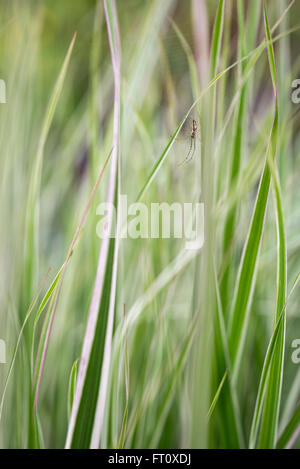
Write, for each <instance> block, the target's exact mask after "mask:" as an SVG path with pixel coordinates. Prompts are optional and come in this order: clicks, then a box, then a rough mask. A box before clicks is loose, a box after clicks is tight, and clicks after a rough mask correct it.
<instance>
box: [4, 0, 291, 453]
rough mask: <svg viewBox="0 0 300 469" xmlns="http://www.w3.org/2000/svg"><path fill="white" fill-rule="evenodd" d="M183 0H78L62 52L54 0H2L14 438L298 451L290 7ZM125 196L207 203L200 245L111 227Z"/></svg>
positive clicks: (7, 318)
mask: <svg viewBox="0 0 300 469" xmlns="http://www.w3.org/2000/svg"><path fill="white" fill-rule="evenodd" d="M54 3H55V5H54V7H53V8H56V9H60V8H61V10H60V14H61V18H62V19H63V17H64V15H65V14H66V12H65V11H64V8H63V7H62V6H61V5H62V3H61V2H58V1H57V2H54ZM275 3H276V4H275ZM125 4H126V5H125ZM184 4H185V6H184V7H183V2H176V1H175V0H164V2H161V0H154V1H153V2H140V4H139V5H138V6H137V4H136V3H135V4H131V2H130V1H128V2H118V1H116V0H103V2H102V1H100V0H99V1H98V2H96V5H95V7H92V8H91V7H88V5H87V4H85V2H82V4H81V6H78V7H77V8H78V9H74V11H73V12H72V15H74V16H72V17H71V18H70V22H71V24H72V25H74V28H73V29H74V30H75V29H76V30H78V32H77V38H76V44H75V36H74V37H73V40H72V42H71V44H70V46H69V49H68V51H67V54H66V52H65V50H66V42H65V41H67V38H68V41H69V38H70V37H71V33H70V32H69V31H65V33H64V34H63V36H59V35H58V34H57V31H55V30H53V28H55V26H53V25H52V26H51V24H52V23H51V21H50V18H49V16H48V15H49V12H48V11H47V10H46V9H43V8H41V9H40V10H38V11H37V12H36V15H35V16H34V17H32V15H31V12H30V8H29V6H27V4H25V3H24V5H23V6H22V22H21V21H20V19H19V15H16V16H15V15H14V13H15V10H14V8H13V7H12V6H11V5H7V6H6V9H5V12H4V15H3V20H2V21H3V24H2V29H1V32H0V34H2V35H3V38H4V41H2V45H1V48H0V54H1V56H2V57H3V67H4V70H6V73H7V77H6V80H7V85H8V86H7V88H8V96H7V103H8V104H7V105H5V106H6V107H2V108H1V109H0V111H1V114H0V124H1V125H0V138H1V143H2V146H1V148H2V158H1V160H0V165H1V167H0V169H1V171H0V174H1V176H0V177H1V186H0V187H1V196H2V197H1V198H0V213H1V220H2V225H3V227H2V229H1V232H0V236H1V243H0V246H1V249H2V252H1V256H0V259H1V264H0V276H1V280H2V282H1V285H2V292H1V293H2V294H1V297H0V301H1V315H0V325H1V329H0V330H1V337H0V338H1V339H2V338H4V339H5V340H6V343H7V344H8V354H7V355H8V357H9V358H10V360H9V364H8V365H7V366H4V365H0V374H1V377H2V378H3V381H2V382H3V383H4V384H3V388H2V389H1V392H2V396H3V397H2V400H1V405H0V444H1V446H2V447H28V448H31V447H34V448H37V447H39V448H43V447H45V448H46V447H67V448H118V447H121V448H160V447H164V448H175V447H176V448H178V447H185V448H186V447H188V448H189V447H196V448H246V447H250V448H256V447H257V448H290V447H299V428H300V414H299V405H298V401H299V383H300V381H299V380H300V373H299V372H298V370H297V369H296V368H297V367H296V365H295V364H293V363H292V361H291V356H290V343H291V341H292V340H293V339H295V338H297V330H298V329H299V318H298V312H297V302H298V295H299V290H298V288H297V286H298V281H299V271H300V268H299V266H300V258H299V252H298V251H299V249H298V247H299V236H297V223H296V222H297V220H298V218H299V214H298V209H297V207H298V191H297V174H298V172H299V158H298V153H299V151H298V150H299V148H298V147H299V139H297V129H298V127H297V126H298V123H297V120H296V119H297V115H296V117H295V113H294V110H293V109H292V106H293V104H292V103H290V102H289V101H288V98H287V96H289V93H290V89H289V87H290V84H291V83H292V81H293V79H294V78H295V73H296V71H295V70H296V67H295V68H294V67H293V66H291V64H292V63H293V59H294V55H295V46H294V43H293V41H292V38H293V36H295V37H296V38H297V37H298V35H299V30H298V26H297V25H295V24H294V23H293V18H294V17H296V13H297V11H298V10H299V5H297V4H296V3H295V1H291V2H288V1H287V0H280V1H279V2H249V5H248V7H247V8H246V5H245V2H243V1H242V0H238V1H237V2H234V1H233V0H227V2H226V1H225V0H219V1H216V2H205V1H204V0H201V1H200V0H198V1H196V0H194V1H191V2H184ZM187 5H188V8H187V7H186V6H187ZM15 8H16V9H17V10H18V8H21V6H18V7H15ZM293 12H295V14H294V15H293ZM58 18H59V15H58ZM51 28H52V29H51ZM69 33H70V34H69ZM67 34H69V36H68V37H67ZM72 34H73V31H72ZM59 37H63V40H62V39H61V41H62V42H61V43H60V42H59V41H60V40H59V39H58V38H59ZM136 38H138V39H139V40H138V41H137V40H136ZM50 43H51V44H50ZM202 44H204V45H206V46H205V47H204V50H202V49H201V45H202ZM33 45H35V47H33ZM208 45H209V49H210V50H208ZM12 50H13V51H14V52H13V53H12V52H11V51H12ZM87 50H89V53H88V54H87V53H86V52H87ZM64 57H65V58H64ZM43 70H46V72H45V73H44V72H43ZM161 70H163V71H164V72H163V73H162V72H161ZM46 75H47V76H46ZM50 83H51V86H52V83H56V84H55V87H54V91H53V93H52V95H51V98H50V101H48V99H49V94H50V93H49V89H48V87H49V86H50ZM87 83H88V85H89V86H87ZM45 85H46V86H45ZM47 103H48V104H47ZM112 103H113V106H112ZM1 106H2V105H1ZM195 113H196V115H197V120H198V121H199V122H198V126H199V132H200V133H201V145H199V146H198V147H196V152H195V155H194V157H193V161H192V162H189V163H188V164H186V165H183V166H179V165H178V162H179V161H182V160H183V159H184V158H183V155H182V154H181V153H182V148H183V147H184V145H183V146H182V145H181V146H177V144H176V143H177V139H178V138H179V136H180V133H181V129H182V127H183V126H184V125H185V122H186V120H187V119H188V118H189V117H190V116H191V115H192V114H193V116H194V115H195ZM292 115H293V116H294V117H293V121H292V125H291V116H292ZM16 116H19V117H16ZM42 116H45V117H44V118H43V117H42ZM42 119H43V120H42ZM12 122H13V123H14V125H12ZM40 122H42V127H40ZM170 135H171V137H170ZM111 148H112V150H111ZM187 151H188V149H187ZM107 155H109V156H108V157H107ZM109 159H111V161H110V170H109V171H106V172H105V173H104V169H105V167H106V165H107V164H108V161H109ZM76 168H77V169H76ZM99 168H101V172H100V175H99ZM100 180H101V184H99V183H100ZM91 181H92V182H91ZM95 181H97V182H96V185H95V186H94V188H93V189H92V187H93V186H92V184H94V182H95ZM120 194H127V195H128V200H129V203H130V202H144V203H146V204H148V203H150V202H153V201H155V202H157V201H159V202H161V201H169V202H173V201H180V202H181V203H184V202H187V201H190V200H193V201H201V202H204V205H205V243H204V245H203V247H202V248H201V249H199V250H194V251H193V250H190V251H187V250H186V249H185V246H184V244H183V241H182V240H177V239H168V240H164V239H155V240H145V239H137V240H134V239H126V240H124V239H122V238H121V237H120V236H119V234H120V230H118V236H117V237H116V238H114V237H111V238H110V237H107V238H105V239H103V240H100V239H98V238H97V236H96V225H97V212H96V205H97V202H99V201H108V202H110V203H113V204H114V205H115V206H116V207H118V217H117V222H118V227H119V228H120V229H121V230H122V228H123V227H122V224H121V221H122V220H121V212H120V207H119V200H120ZM87 200H88V204H87V205H86V201H87ZM88 212H89V216H87V214H88ZM80 213H83V216H82V217H81V218H80ZM83 222H84V223H85V228H84V231H83V230H82V227H83ZM78 223H79V225H78ZM112 224H113V220H112V218H111V219H110V223H109V227H110V228H112ZM76 227H77V228H76ZM74 232H75V236H74V237H72V233H74ZM80 233H81V236H80V237H79V234H80ZM70 239H73V241H72V243H71V245H70ZM49 267H52V269H54V272H57V273H56V275H54V276H53V275H52V274H50V275H49ZM44 272H48V274H47V275H46V276H45V275H44ZM50 278H52V280H49V279H50ZM125 304H126V314H124V305H125Z"/></svg>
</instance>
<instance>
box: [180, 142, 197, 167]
mask: <svg viewBox="0 0 300 469" xmlns="http://www.w3.org/2000/svg"><path fill="white" fill-rule="evenodd" d="M193 140H194V139H193V138H192V137H191V143H190V148H189V151H188V154H187V155H186V157H185V158H184V160H183V161H182V162H181V163H179V164H178V166H181V165H183V164H184V163H186V162H187V161H188V160H189V156H190V153H191V151H192V149H193Z"/></svg>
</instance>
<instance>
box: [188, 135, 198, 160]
mask: <svg viewBox="0 0 300 469" xmlns="http://www.w3.org/2000/svg"><path fill="white" fill-rule="evenodd" d="M192 143H193V148H192V151H191V154H190V157H189V159H188V160H187V161H186V162H187V163H188V162H189V161H191V160H192V159H193V158H194V155H195V151H196V140H195V138H193V139H192Z"/></svg>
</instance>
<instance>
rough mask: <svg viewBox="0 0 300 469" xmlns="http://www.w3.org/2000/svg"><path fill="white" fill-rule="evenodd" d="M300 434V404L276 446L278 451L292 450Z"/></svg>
mask: <svg viewBox="0 0 300 469" xmlns="http://www.w3.org/2000/svg"><path fill="white" fill-rule="evenodd" d="M299 432H300V404H299V405H298V407H297V409H296V410H295V412H294V415H293V416H292V418H291V420H290V421H289V423H288V424H287V426H286V427H285V429H284V431H283V433H282V435H281V437H280V438H279V440H278V443H277V445H276V448H277V449H283V448H292V446H293V444H294V442H295V440H296V439H297V437H298V435H299Z"/></svg>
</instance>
